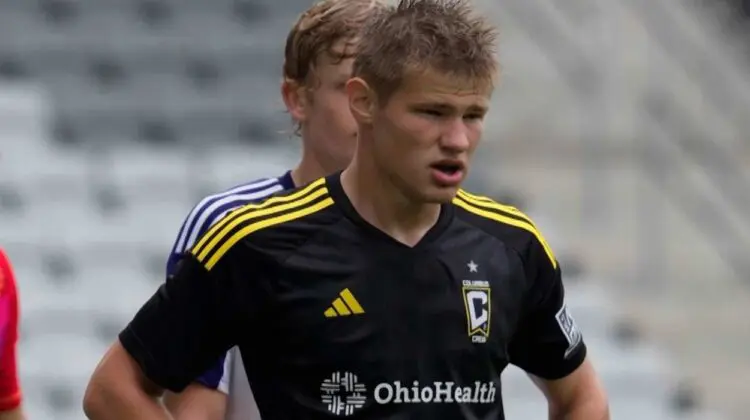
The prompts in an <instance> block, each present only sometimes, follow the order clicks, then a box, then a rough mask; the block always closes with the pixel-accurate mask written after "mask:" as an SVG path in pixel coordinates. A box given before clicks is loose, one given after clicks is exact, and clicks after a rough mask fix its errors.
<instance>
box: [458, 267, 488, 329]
mask: <svg viewBox="0 0 750 420" xmlns="http://www.w3.org/2000/svg"><path fill="white" fill-rule="evenodd" d="M462 291H463V295H464V306H465V308H466V322H467V328H468V333H469V337H470V338H471V342H472V343H486V342H487V338H488V337H489V336H490V308H491V305H490V298H491V293H490V284H489V282H487V281H484V280H464V281H463V288H462Z"/></svg>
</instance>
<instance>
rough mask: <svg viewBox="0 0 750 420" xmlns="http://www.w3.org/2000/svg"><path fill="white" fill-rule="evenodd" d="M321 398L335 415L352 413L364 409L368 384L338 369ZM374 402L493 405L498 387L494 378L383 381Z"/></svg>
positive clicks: (378, 387)
mask: <svg viewBox="0 0 750 420" xmlns="http://www.w3.org/2000/svg"><path fill="white" fill-rule="evenodd" d="M320 390H321V399H322V401H323V403H324V404H326V405H327V406H328V411H330V412H331V413H333V414H336V415H339V416H340V415H344V416H351V415H352V414H354V411H355V410H357V409H360V408H362V407H363V406H364V405H365V401H366V399H367V395H366V394H367V388H366V387H365V384H363V383H359V382H358V378H357V375H355V374H353V373H350V372H336V373H334V374H332V375H331V378H330V379H325V380H324V381H323V384H321V386H320ZM372 397H373V399H374V400H375V403H377V404H381V405H386V404H434V403H443V404H446V403H447V404H494V403H495V401H496V398H497V388H496V387H495V383H494V382H492V381H489V382H482V381H475V382H474V383H473V384H471V385H466V386H461V385H458V384H457V383H455V382H452V381H448V382H442V381H435V382H432V383H429V384H424V385H423V384H420V383H419V381H414V382H412V383H411V384H408V385H407V384H406V383H402V382H401V381H394V382H383V383H380V384H378V385H377V386H375V388H374V389H373V395H372Z"/></svg>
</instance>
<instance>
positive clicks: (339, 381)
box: [320, 372, 367, 416]
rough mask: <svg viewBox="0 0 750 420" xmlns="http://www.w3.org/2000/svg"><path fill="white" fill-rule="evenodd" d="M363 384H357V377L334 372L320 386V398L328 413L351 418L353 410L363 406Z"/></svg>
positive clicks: (364, 391) (365, 390)
mask: <svg viewBox="0 0 750 420" xmlns="http://www.w3.org/2000/svg"><path fill="white" fill-rule="evenodd" d="M366 392H367V388H365V384H361V383H359V382H357V375H355V374H353V373H350V372H336V373H334V374H332V375H331V377H330V378H329V379H326V380H324V381H323V383H322V384H321V385H320V398H321V400H322V401H323V404H326V405H327V406H328V411H330V412H331V413H333V414H336V415H338V416H340V415H342V414H343V415H345V416H351V415H352V414H354V410H355V409H359V408H362V406H363V405H365V398H366V397H365V393H366Z"/></svg>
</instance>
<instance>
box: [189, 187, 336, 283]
mask: <svg viewBox="0 0 750 420" xmlns="http://www.w3.org/2000/svg"><path fill="white" fill-rule="evenodd" d="M333 203H334V201H333V198H332V197H331V195H330V192H329V191H328V187H327V185H326V181H325V178H320V179H318V180H316V181H314V182H312V183H310V184H307V185H305V186H301V187H297V188H294V189H289V190H280V191H278V192H277V193H275V194H273V195H271V196H269V197H266V198H264V199H261V200H258V201H254V202H252V203H250V204H245V205H242V206H239V207H236V208H234V209H233V210H232V211H231V212H229V213H228V214H227V215H226V216H224V217H223V218H222V219H220V220H219V221H217V222H216V223H215V224H214V225H213V226H212V227H211V228H210V229H209V230H208V231H207V232H206V233H205V234H204V235H203V236H202V237H201V239H200V240H198V242H197V243H196V245H195V246H194V247H193V249H192V250H191V253H192V254H193V255H195V256H196V257H197V259H198V260H199V261H200V262H201V263H203V264H204V265H205V266H206V268H208V269H211V267H212V266H213V265H215V264H216V262H217V261H218V260H219V259H220V258H222V256H223V255H224V254H225V253H226V252H227V251H228V250H229V249H231V248H232V247H234V246H235V245H236V244H238V243H240V242H241V243H243V244H245V245H247V246H249V247H250V248H252V249H255V250H261V251H262V252H264V253H274V252H286V251H289V250H291V249H293V248H294V247H296V246H298V245H299V244H301V243H304V241H305V239H306V238H308V237H309V236H310V235H311V234H314V233H315V232H316V231H318V229H320V228H321V227H322V226H324V225H326V224H329V223H331V221H332V220H333V219H335V218H337V217H338V216H337V213H336V212H331V211H329V209H330V207H331V206H332V205H333Z"/></svg>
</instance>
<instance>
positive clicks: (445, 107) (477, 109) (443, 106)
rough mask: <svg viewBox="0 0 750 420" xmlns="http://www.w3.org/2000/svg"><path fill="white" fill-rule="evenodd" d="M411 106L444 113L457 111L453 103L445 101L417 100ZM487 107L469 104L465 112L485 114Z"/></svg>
mask: <svg viewBox="0 0 750 420" xmlns="http://www.w3.org/2000/svg"><path fill="white" fill-rule="evenodd" d="M412 107H413V108H416V109H424V108H428V109H433V110H436V111H442V112H446V113H455V112H457V111H458V109H457V107H456V106H454V105H451V104H449V103H445V102H436V101H425V102H417V103H415V104H413V105H412ZM488 109H489V107H487V106H486V105H476V104H475V105H470V106H469V107H468V108H466V112H467V113H476V114H482V115H484V114H486V113H487V111H488Z"/></svg>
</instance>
